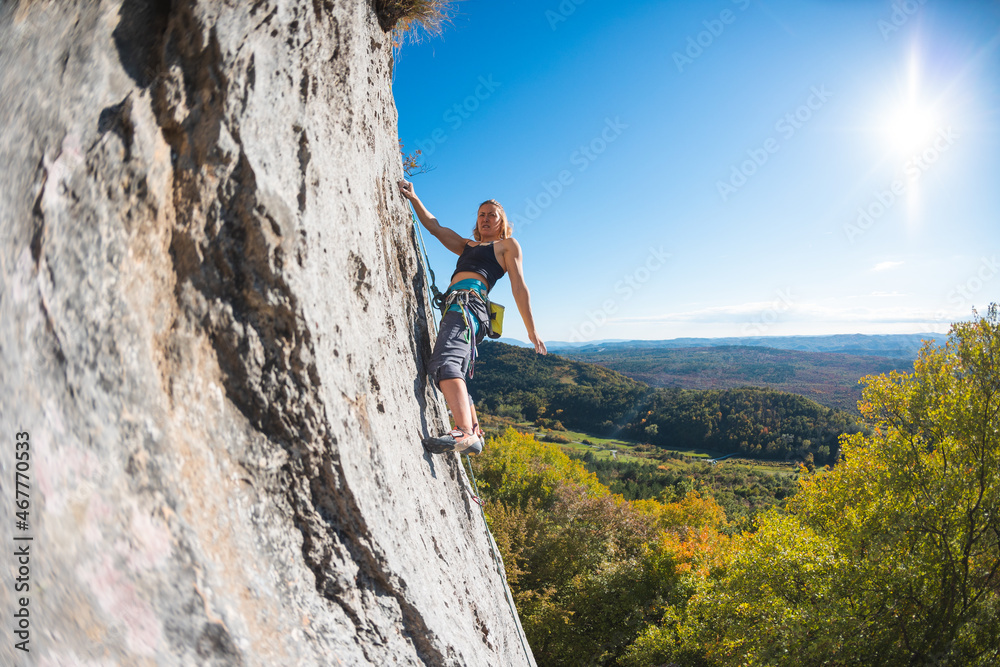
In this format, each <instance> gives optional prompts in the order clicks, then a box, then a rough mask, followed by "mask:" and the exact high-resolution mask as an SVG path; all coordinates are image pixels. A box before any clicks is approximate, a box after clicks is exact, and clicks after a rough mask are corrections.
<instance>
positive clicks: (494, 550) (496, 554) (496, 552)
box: [459, 454, 534, 665]
mask: <svg viewBox="0 0 1000 667" xmlns="http://www.w3.org/2000/svg"><path fill="white" fill-rule="evenodd" d="M459 458H461V455H459ZM465 462H466V464H467V465H468V469H469V479H470V480H471V481H472V491H471V493H472V499H473V500H474V501H475V503H476V504H477V505H479V512H480V514H482V516H483V525H484V526H486V535H487V536H488V537H489V538H490V554H492V556H493V563H494V564H495V565H496V567H497V574H499V575H500V579H501V580H502V581H503V590H504V594H505V596H506V597H507V606H509V607H510V613H511V615H512V616H513V617H514V622H515V623H516V624H517V627H518V629H519V630H520V631H521V632H519V633H518V634H519V635H520V638H521V648H522V649H524V657H525V659H526V660H527V661H528V664H529V665H532V664H534V660H532V656H531V651H529V650H528V645H527V644H525V643H524V628H522V627H521V618H520V617H519V616H518V615H517V608H516V607H515V606H514V595H513V594H512V593H511V591H510V586H508V585H507V573H506V572H505V571H504V568H503V561H502V559H501V558H500V547H498V546H497V541H496V540H495V539H494V538H493V533H492V532H491V531H490V524H489V523H488V522H487V521H486V509H485V508H484V505H485V503H484V502H483V500H482V498H481V497H480V495H479V485H478V484H476V473H475V472H474V471H473V470H472V459H471V458H469V455H468V454H466V455H465Z"/></svg>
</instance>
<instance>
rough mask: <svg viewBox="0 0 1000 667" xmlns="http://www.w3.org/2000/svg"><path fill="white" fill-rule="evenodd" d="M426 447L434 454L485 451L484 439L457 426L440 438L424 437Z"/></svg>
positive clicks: (477, 452)
mask: <svg viewBox="0 0 1000 667" xmlns="http://www.w3.org/2000/svg"><path fill="white" fill-rule="evenodd" d="M424 449H426V450H427V451H429V452H431V453H432V454H444V453H445V452H458V453H459V454H479V453H481V452H482V451H483V439H482V438H480V437H479V436H478V435H476V434H475V433H466V432H465V431H462V430H461V429H457V428H456V429H454V430H452V431H450V432H448V433H446V434H444V435H442V436H440V437H438V438H424Z"/></svg>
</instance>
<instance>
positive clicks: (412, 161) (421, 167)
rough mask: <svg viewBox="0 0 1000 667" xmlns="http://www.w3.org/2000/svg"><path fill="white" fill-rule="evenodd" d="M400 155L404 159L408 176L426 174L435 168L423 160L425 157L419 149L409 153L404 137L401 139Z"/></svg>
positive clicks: (404, 168)
mask: <svg viewBox="0 0 1000 667" xmlns="http://www.w3.org/2000/svg"><path fill="white" fill-rule="evenodd" d="M399 155H400V157H401V158H402V160H403V173H404V174H406V175H407V176H416V175H417V174H426V173H427V172H429V171H433V170H434V167H431V166H429V165H428V164H427V163H426V162H422V160H423V158H422V157H421V156H420V150H419V149H418V150H415V151H413V152H412V153H407V152H406V149H405V148H404V147H403V140H402V139H400V140H399Z"/></svg>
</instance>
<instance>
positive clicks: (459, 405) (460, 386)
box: [438, 378, 473, 433]
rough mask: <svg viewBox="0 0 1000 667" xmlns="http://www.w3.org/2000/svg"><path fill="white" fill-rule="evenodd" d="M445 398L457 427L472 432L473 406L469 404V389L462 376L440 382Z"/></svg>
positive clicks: (439, 385)
mask: <svg viewBox="0 0 1000 667" xmlns="http://www.w3.org/2000/svg"><path fill="white" fill-rule="evenodd" d="M438 387H440V389H441V393H442V394H444V400H445V402H447V403H448V409H449V410H451V416H452V417H454V418H455V428H458V429H461V430H462V431H464V432H465V433H472V424H473V421H472V406H470V405H469V391H468V389H466V387H465V380H463V379H462V378H449V379H447V380H441V381H440V382H438Z"/></svg>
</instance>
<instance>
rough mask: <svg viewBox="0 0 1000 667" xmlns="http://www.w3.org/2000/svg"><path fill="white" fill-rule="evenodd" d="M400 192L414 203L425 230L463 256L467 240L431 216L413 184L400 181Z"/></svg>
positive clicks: (449, 248) (446, 246)
mask: <svg viewBox="0 0 1000 667" xmlns="http://www.w3.org/2000/svg"><path fill="white" fill-rule="evenodd" d="M399 192H400V194H402V195H403V196H404V197H406V198H407V199H408V200H410V202H412V203H413V209H414V210H415V211H416V212H417V218H419V219H420V223H421V224H422V225H423V226H424V228H425V229H426V230H427V231H428V232H430V233H431V234H432V235H433V236H434V238H436V239H437V240H438V241H440V242H441V243H442V244H444V247H445V248H447V249H448V250H451V251H452V252H453V253H455V254H456V255H461V254H462V251H463V250H465V242H466V240H467V239H464V238H462V237H461V236H460V235H459V234H458V232H456V231H455V230H453V229H448V228H447V227H444V226H443V225H441V223H439V222H438V220H437V218H435V217H434V216H433V215H431V213H430V211H428V210H427V207H426V206H424V203H423V202H422V201H420V197H418V196H417V193H416V192H414V191H413V183H410V182H409V181H399Z"/></svg>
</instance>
